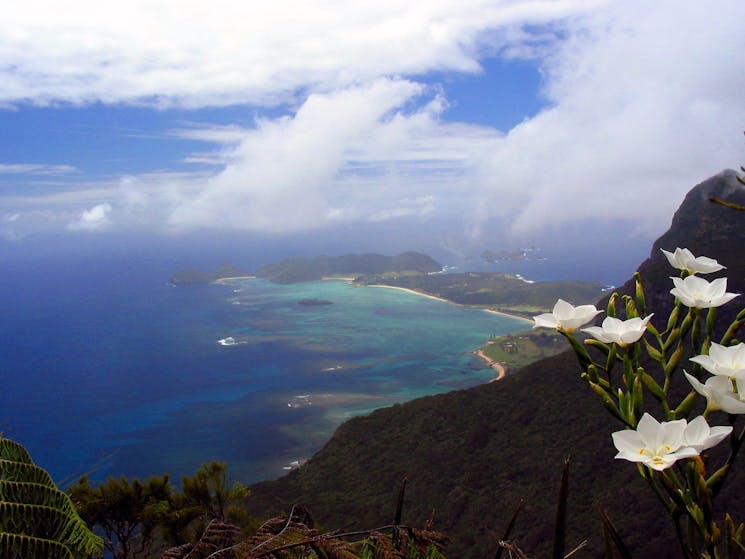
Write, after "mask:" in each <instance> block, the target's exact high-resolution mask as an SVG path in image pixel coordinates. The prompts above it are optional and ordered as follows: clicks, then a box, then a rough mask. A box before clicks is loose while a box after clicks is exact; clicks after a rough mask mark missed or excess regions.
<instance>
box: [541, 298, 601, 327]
mask: <svg viewBox="0 0 745 559" xmlns="http://www.w3.org/2000/svg"><path fill="white" fill-rule="evenodd" d="M601 312H603V311H599V310H597V309H596V308H595V305H580V306H578V307H575V306H574V305H572V304H571V303H567V302H566V301H564V300H563V299H559V300H558V301H556V304H555V305H554V310H553V312H550V313H544V314H541V315H539V316H534V317H533V321H534V322H535V324H534V325H533V328H555V329H557V330H561V331H563V332H567V333H568V334H571V333H572V332H574V330H575V329H576V328H579V327H580V326H584V325H585V324H587V323H588V322H590V321H591V320H592V319H593V318H595V317H596V316H597V315H598V314H600V313H601Z"/></svg>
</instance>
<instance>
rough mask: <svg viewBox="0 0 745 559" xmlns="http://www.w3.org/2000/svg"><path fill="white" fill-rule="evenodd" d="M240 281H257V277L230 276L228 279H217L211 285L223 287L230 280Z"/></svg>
mask: <svg viewBox="0 0 745 559" xmlns="http://www.w3.org/2000/svg"><path fill="white" fill-rule="evenodd" d="M238 279H256V276H230V277H228V278H217V279H216V280H212V282H210V283H216V284H219V285H222V284H224V283H227V282H229V281H230V280H238Z"/></svg>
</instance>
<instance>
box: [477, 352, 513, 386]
mask: <svg viewBox="0 0 745 559" xmlns="http://www.w3.org/2000/svg"><path fill="white" fill-rule="evenodd" d="M473 355H475V356H476V357H478V358H480V359H482V360H483V361H485V362H486V364H487V365H488V366H489V367H491V368H492V369H494V370H495V371H497V376H496V377H494V378H493V379H491V380H490V381H489V382H498V381H500V380H502V379H503V378H504V377H506V376H507V368H506V367H505V366H504V365H503V364H502V363H500V362H499V361H494V359H492V358H490V357H487V356H486V354H485V353H484V352H483V350H481V349H477V350H476V351H474V352H473Z"/></svg>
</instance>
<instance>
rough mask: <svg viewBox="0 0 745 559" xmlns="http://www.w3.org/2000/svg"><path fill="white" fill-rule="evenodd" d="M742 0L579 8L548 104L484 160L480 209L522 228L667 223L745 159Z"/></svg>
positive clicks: (550, 68)
mask: <svg viewBox="0 0 745 559" xmlns="http://www.w3.org/2000/svg"><path fill="white" fill-rule="evenodd" d="M743 15H745V6H743V4H742V3H740V2H726V1H722V2H716V3H714V4H707V5H704V4H698V3H686V4H685V6H681V5H680V4H679V3H674V2H655V3H654V4H650V3H647V2H639V1H632V2H623V3H620V2H618V3H614V4H612V5H610V6H609V7H608V8H607V9H604V10H599V11H596V12H593V13H591V14H585V15H584V16H582V17H578V18H576V19H573V20H571V21H570V22H568V23H567V24H566V33H567V40H565V41H564V42H562V43H560V44H559V45H558V49H557V51H556V52H555V54H553V55H552V56H550V57H549V58H547V59H546V60H545V62H544V71H545V73H546V76H547V82H546V92H547V95H548V96H549V98H550V101H551V107H550V108H548V109H546V110H545V111H543V112H542V113H540V114H539V115H537V116H535V117H534V118H532V119H530V120H527V121H525V122H523V123H522V124H520V125H519V126H517V127H515V128H514V129H512V130H510V131H509V133H508V134H507V135H506V136H505V137H504V138H503V139H502V140H500V141H499V142H498V143H497V146H496V148H495V150H494V152H493V153H492V154H491V155H490V157H489V158H487V160H486V161H484V163H483V166H482V168H481V171H482V173H483V178H482V180H481V181H480V184H481V192H482V194H483V196H484V197H485V198H486V199H488V200H489V201H490V202H491V203H489V204H488V205H485V206H484V210H483V212H482V215H481V216H480V219H481V220H482V221H483V220H485V219H496V218H499V219H502V220H505V221H507V222H508V223H509V224H510V228H511V230H512V232H513V233H515V234H517V235H521V234H525V233H527V232H529V231H531V230H535V229H537V228H546V227H549V228H553V229H556V228H560V227H562V226H564V225H567V224H571V223H577V222H580V221H590V220H592V221H595V222H602V221H613V220H621V221H625V222H629V223H633V224H635V227H636V228H637V229H638V230H639V232H641V233H642V234H658V233H660V232H661V231H662V230H664V229H665V228H666V227H667V224H668V223H669V221H670V217H671V216H672V213H673V211H674V210H675V209H676V207H677V206H678V205H679V204H680V202H681V201H682V198H683V196H684V194H685V193H686V191H687V190H688V189H690V188H691V187H692V186H693V185H694V184H696V183H697V182H699V181H701V180H704V179H705V178H707V177H708V176H710V175H713V174H715V173H717V172H718V171H720V170H721V169H723V168H727V167H733V166H736V165H737V164H738V161H741V160H742V159H743V157H742V156H743V150H742V143H741V138H742V127H743V122H745V98H743V96H742V92H743V91H745V61H743V59H742V57H740V56H738V55H737V54H735V53H740V52H745V34H743V33H742V29H741V28H740V26H739V25H738V22H739V21H742V17H743Z"/></svg>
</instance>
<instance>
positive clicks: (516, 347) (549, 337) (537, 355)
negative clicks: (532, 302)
mask: <svg viewBox="0 0 745 559" xmlns="http://www.w3.org/2000/svg"><path fill="white" fill-rule="evenodd" d="M567 347H568V346H567V342H566V340H565V339H564V337H563V336H561V335H560V334H558V333H556V332H547V331H545V330H541V331H537V330H527V331H525V332H519V333H516V334H507V335H506V336H499V337H496V338H492V339H490V340H489V342H488V343H487V345H486V346H484V347H483V348H481V351H483V352H484V354H485V355H486V356H487V357H489V358H490V359H493V360H494V361H499V362H500V363H502V364H504V366H505V367H506V368H507V372H508V373H510V372H513V371H514V370H515V369H519V368H520V367H524V366H525V365H529V364H530V363H533V362H535V361H538V360H539V359H543V358H544V357H548V356H550V355H555V354H557V353H559V352H561V351H563V350H565V349H566V348H567Z"/></svg>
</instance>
